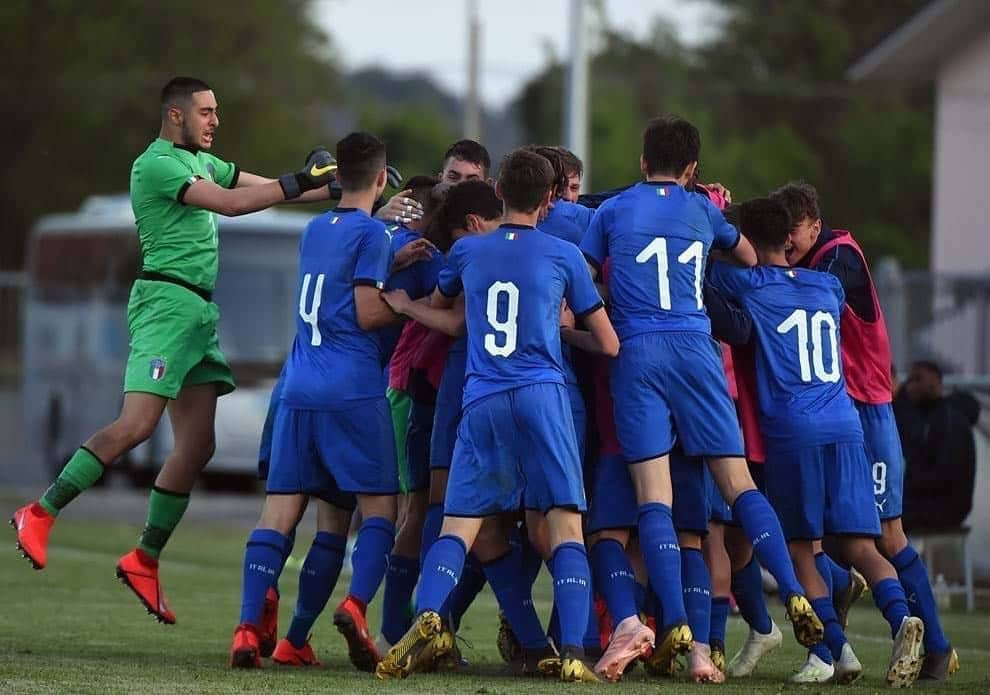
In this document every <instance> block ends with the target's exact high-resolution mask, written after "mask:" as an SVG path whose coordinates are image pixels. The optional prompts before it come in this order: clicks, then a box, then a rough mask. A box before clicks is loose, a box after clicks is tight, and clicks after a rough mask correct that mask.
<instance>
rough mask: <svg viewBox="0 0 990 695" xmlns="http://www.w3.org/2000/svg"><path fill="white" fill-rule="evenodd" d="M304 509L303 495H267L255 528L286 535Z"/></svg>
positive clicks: (294, 525)
mask: <svg viewBox="0 0 990 695" xmlns="http://www.w3.org/2000/svg"><path fill="white" fill-rule="evenodd" d="M305 509H306V496H305V495H268V496H267V497H266V498H265V505H264V507H262V509H261V518H260V519H258V526H257V528H268V529H274V530H276V531H278V532H279V533H281V534H283V535H288V534H289V533H291V532H292V529H294V528H295V527H296V524H298V523H299V519H301V518H302V514H303V512H304V511H305Z"/></svg>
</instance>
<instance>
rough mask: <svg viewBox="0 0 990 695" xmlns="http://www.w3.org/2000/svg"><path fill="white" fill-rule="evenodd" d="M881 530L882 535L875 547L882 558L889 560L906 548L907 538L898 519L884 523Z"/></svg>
mask: <svg viewBox="0 0 990 695" xmlns="http://www.w3.org/2000/svg"><path fill="white" fill-rule="evenodd" d="M895 522H896V523H895ZM881 528H882V531H883V534H882V535H881V536H880V537H879V538H878V539H877V541H876V545H877V548H879V549H880V552H881V553H882V554H883V556H884V557H886V558H888V559H890V558H892V557H894V556H895V555H897V553H899V552H901V551H902V550H904V548H905V547H907V544H908V538H907V535H905V533H904V527H903V526H901V524H900V519H891V520H888V521H884V522H882V524H881Z"/></svg>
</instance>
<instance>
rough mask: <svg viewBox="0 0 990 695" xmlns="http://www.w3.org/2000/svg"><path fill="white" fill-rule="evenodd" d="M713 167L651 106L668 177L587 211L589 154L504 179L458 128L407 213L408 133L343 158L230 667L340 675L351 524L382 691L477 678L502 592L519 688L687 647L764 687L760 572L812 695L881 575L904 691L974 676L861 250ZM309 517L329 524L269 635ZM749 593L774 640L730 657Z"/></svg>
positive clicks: (658, 660) (309, 290)
mask: <svg viewBox="0 0 990 695" xmlns="http://www.w3.org/2000/svg"><path fill="white" fill-rule="evenodd" d="M699 158H700V137H699V134H698V131H697V129H696V128H695V127H694V126H692V125H691V124H690V123H688V122H686V121H685V120H683V119H681V118H678V117H673V116H669V117H661V118H657V119H654V120H652V121H650V123H649V124H648V125H647V127H646V129H645V132H644V135H643V150H642V154H641V157H640V167H641V170H642V173H643V176H644V180H643V181H642V182H640V183H637V184H635V185H632V186H629V187H626V188H623V189H618V190H614V191H609V192H606V193H603V194H597V195H592V196H582V197H581V198H578V196H577V189H578V188H579V179H580V176H581V164H580V162H579V161H578V160H577V159H576V158H575V157H574V155H573V154H571V153H570V152H568V151H567V150H564V149H562V148H555V147H546V146H529V147H524V148H520V149H517V150H515V151H513V152H511V153H510V154H509V155H507V156H506V157H505V159H504V160H503V162H502V163H501V166H500V168H499V171H498V178H497V181H496V182H495V184H494V186H492V185H491V183H490V179H489V178H488V174H489V168H490V161H489V158H488V154H487V152H486V151H485V150H484V148H483V147H482V146H481V145H479V144H477V143H474V142H472V141H461V142H458V143H455V144H454V145H453V146H452V147H451V149H450V150H449V151H448V152H447V154H446V156H445V158H444V162H443V170H442V171H441V173H440V176H439V177H438V178H433V177H427V176H416V177H413V178H412V179H410V181H409V182H408V185H407V190H406V191H404V192H403V193H402V194H400V195H401V196H404V197H403V198H401V199H400V201H399V202H400V206H399V211H400V214H398V215H396V220H395V221H396V222H397V224H395V225H392V226H386V224H385V223H383V222H381V221H379V220H376V219H374V218H373V217H372V212H373V210H374V207H375V204H376V201H377V200H378V199H379V197H380V195H381V193H382V191H383V189H384V187H385V183H386V151H385V145H384V144H383V143H382V142H381V141H379V140H378V139H377V138H375V137H374V136H372V135H370V134H367V133H353V134H351V135H349V136H347V137H346V138H344V139H343V140H341V141H340V142H339V143H338V144H337V148H336V160H337V170H336V174H335V176H336V180H337V182H338V183H339V185H340V188H341V190H342V197H341V200H340V203H339V205H338V206H337V207H336V208H335V209H333V210H330V211H328V212H326V213H324V214H322V215H320V216H318V217H316V218H314V219H313V220H312V221H311V222H310V224H309V225H308V226H307V228H306V230H305V232H304V235H303V240H302V244H301V248H300V265H299V285H298V288H299V295H298V296H299V304H298V316H297V319H296V323H297V334H296V338H295V341H294V344H293V346H292V351H291V354H290V356H289V358H288V360H287V362H286V365H285V368H284V370H283V373H282V376H281V378H280V380H279V383H278V385H277V386H276V388H275V390H274V392H273V396H272V401H271V408H270V413H269V421H268V423H267V426H266V433H265V437H264V441H263V444H262V453H261V458H262V462H263V468H264V469H265V471H264V473H265V474H266V476H267V491H268V496H267V498H266V502H265V507H264V511H263V512H262V516H261V520H260V521H259V523H258V526H257V528H256V529H255V530H254V531H253V532H252V533H251V536H250V538H249V540H248V544H247V550H246V553H245V560H244V591H243V604H242V614H241V618H240V621H239V622H240V624H239V626H238V628H237V630H236V631H235V635H234V641H233V645H232V647H231V664H232V665H233V666H235V667H259V666H260V665H261V658H262V657H263V656H269V655H271V656H272V658H273V660H274V661H275V662H277V663H282V664H293V665H310V664H315V663H318V662H317V659H316V656H315V653H314V652H313V650H312V647H311V646H310V644H309V634H310V629H311V628H312V626H313V624H314V621H315V620H316V618H317V616H318V615H319V614H320V613H321V612H322V610H323V609H324V607H325V605H326V603H327V601H328V599H329V597H330V594H331V593H332V591H333V589H334V586H335V584H336V581H337V578H338V575H339V573H340V570H341V566H342V564H343V560H344V555H345V547H346V538H347V535H348V530H349V528H350V527H351V524H352V516H353V517H354V518H353V521H354V523H356V524H359V526H358V530H357V538H356V543H355V546H354V550H353V553H352V556H351V557H352V563H353V570H352V575H351V580H350V586H349V588H348V593H347V596H346V598H345V599H344V600H343V602H342V603H341V604H340V605H339V606H338V607H337V608H336V610H335V611H334V614H333V621H334V624H335V625H336V626H337V628H338V630H339V631H340V632H341V633H342V635H343V636H344V637H345V638H346V640H347V644H348V651H349V655H350V659H351V661H352V663H353V664H354V665H355V666H356V667H358V668H359V669H362V670H367V671H373V672H375V673H376V675H377V676H378V677H379V678H404V677H407V676H409V675H411V674H412V673H415V672H420V671H429V670H433V669H436V668H446V667H456V666H457V665H458V664H459V663H461V662H462V661H463V659H462V657H461V655H460V652H459V649H458V646H457V642H456V632H457V629H458V626H459V624H460V620H461V617H462V616H463V615H464V613H465V611H466V610H467V609H468V606H469V605H470V604H471V601H472V600H473V599H474V597H475V596H476V595H477V593H478V592H479V591H480V590H481V588H482V587H483V586H484V584H486V583H487V584H488V585H489V586H490V587H491V590H492V591H493V593H494V594H495V597H496V599H497V600H498V604H499V607H500V614H499V617H500V623H501V624H500V626H499V632H498V638H497V639H498V646H499V650H500V653H501V654H502V656H503V658H504V659H505V660H506V661H507V662H509V663H510V664H511V668H512V669H513V670H514V671H515V672H517V673H518V674H520V675H543V676H550V677H556V678H560V679H562V680H565V681H584V682H587V681H597V680H599V679H604V680H608V681H617V680H619V679H621V677H622V675H623V673H624V672H625V671H626V670H627V669H628V668H629V667H630V665H631V664H632V663H634V662H635V661H636V660H641V661H643V662H644V665H645V668H646V669H647V671H648V672H650V673H651V674H654V675H660V676H670V675H674V674H675V673H676V672H677V671H678V670H680V669H681V668H684V667H685V665H684V664H682V662H681V660H680V659H679V658H678V657H684V659H686V670H687V673H688V675H689V676H690V678H691V679H693V680H694V681H698V682H715V683H717V682H722V681H723V680H724V679H725V677H726V675H729V676H732V677H740V676H745V675H748V674H750V673H752V671H753V670H754V668H755V667H756V664H757V661H758V660H759V659H760V658H761V657H762V656H764V655H765V654H766V653H768V652H769V651H771V650H773V649H774V648H775V647H777V646H779V645H780V643H781V641H782V635H781V632H780V630H779V629H778V627H777V626H776V625H775V624H774V623H773V621H772V620H771V618H770V616H769V613H768V611H767V607H766V605H765V599H764V594H763V589H762V577H761V569H760V568H761V567H762V568H765V569H766V570H767V571H768V572H769V573H770V574H771V575H772V576H773V578H774V579H775V580H776V583H777V586H778V587H779V593H780V598H781V600H782V601H783V604H784V606H785V608H786V613H787V618H788V620H789V621H790V622H791V625H792V628H793V630H794V635H795V637H796V639H797V640H798V642H799V643H800V644H802V645H803V646H805V647H807V648H808V656H807V660H806V662H805V663H804V665H803V666H802V667H801V668H800V670H799V671H798V672H797V674H796V675H795V676H794V680H796V681H798V682H816V683H817V682H826V681H835V682H840V683H850V682H852V681H854V680H856V679H857V678H858V677H859V676H860V674H861V672H862V666H861V665H860V663H859V661H858V660H857V658H856V655H855V653H854V652H853V649H852V647H851V646H850V644H849V642H848V641H847V639H846V636H845V631H844V630H845V627H846V619H847V614H848V610H849V607H850V605H851V604H852V603H853V602H854V601H855V600H856V599H857V598H859V597H860V596H861V595H862V594H863V593H864V591H865V590H866V588H867V587H869V589H870V590H871V592H872V595H873V598H874V601H875V602H876V605H877V607H878V608H879V610H880V611H881V612H882V614H883V616H884V618H885V619H886V620H887V622H888V623H889V625H890V631H891V637H892V640H893V643H892V650H891V658H890V663H889V667H888V670H887V672H886V675H885V678H886V681H887V683H888V684H889V685H891V686H895V687H904V686H908V685H911V684H912V683H913V682H914V681H915V680H916V679H918V678H919V677H921V678H923V679H925V680H929V681H934V682H939V681H944V680H945V679H946V678H947V677H948V675H949V674H950V673H951V672H953V671H954V670H955V669H956V668H958V659H957V657H956V654H955V652H954V650H953V649H952V648H951V646H950V644H949V643H948V641H947V639H946V637H945V635H944V634H943V633H942V630H941V627H940V624H939V618H938V615H937V610H936V606H935V601H934V598H933V595H932V590H931V587H930V585H929V582H928V578H927V571H926V569H925V567H924V566H923V564H922V562H921V560H920V559H919V557H918V555H917V553H916V552H915V551H914V549H913V548H912V547H911V546H910V544H909V543H908V540H907V538H906V537H905V535H904V532H903V530H902V528H901V525H900V521H899V518H900V514H901V509H900V492H901V487H902V484H903V457H902V454H901V451H900V445H899V441H898V439H897V430H896V427H895V424H894V420H893V416H892V411H891V383H890V348H889V342H888V338H887V334H886V329H885V327H884V321H883V315H882V313H881V310H880V306H879V303H878V300H877V295H876V292H875V289H874V287H873V283H872V280H871V278H870V274H869V270H868V266H867V263H866V260H865V257H864V255H863V252H862V251H861V250H860V248H859V247H858V246H857V244H856V242H855V241H854V239H853V237H852V236H851V235H850V234H849V233H848V232H846V231H841V230H833V229H830V228H828V227H827V226H826V225H825V224H824V223H823V221H822V219H821V214H820V212H819V208H818V200H817V194H816V192H815V190H814V189H813V188H812V187H811V186H809V185H807V184H804V183H790V184H787V185H785V186H783V187H782V188H780V189H779V190H777V191H775V192H773V193H772V194H770V195H769V196H768V197H764V198H757V199H754V200H750V201H747V202H744V203H742V204H740V205H729V206H728V207H726V205H727V204H728V203H729V201H730V199H731V197H730V193H729V191H727V190H726V189H725V188H724V187H722V186H721V185H718V184H714V185H711V186H705V185H703V184H701V183H699V182H698V180H697V167H698V161H699ZM403 203H404V205H405V207H404V208H402V207H401V205H402V204H403ZM393 207H394V206H393ZM730 220H731V222H730ZM596 283H598V284H596ZM840 335H841V339H840ZM588 413H590V414H591V416H590V417H588ZM309 500H313V501H314V503H315V504H316V505H317V507H318V514H317V519H318V531H317V534H316V537H315V539H314V540H313V543H312V545H311V547H310V550H309V552H308V554H307V556H306V560H305V562H304V564H303V568H302V572H301V575H300V584H299V598H298V603H297V606H296V609H295V613H294V616H293V621H292V625H291V627H290V628H289V631H288V633H287V635H286V637H285V638H283V639H282V640H280V641H276V640H277V634H276V632H277V626H276V622H277V612H278V591H277V581H278V577H279V575H280V573H281V571H282V568H283V566H284V563H285V560H286V558H287V557H288V555H289V552H290V551H291V548H292V546H293V543H294V529H295V526H296V524H297V523H298V521H299V519H300V518H301V516H302V513H303V511H304V510H305V507H306V504H307V502H308V501H309ZM355 509H356V510H357V512H358V515H354V514H353V512H354V511H355ZM397 519H398V530H397ZM825 537H829V538H831V539H834V543H833V544H832V545H830V551H831V552H833V554H834V555H835V556H836V559H837V560H838V562H836V560H833V559H832V558H831V557H830V556H829V555H827V554H826V553H825V552H824V551H823V549H822V539H823V538H825ZM543 566H545V567H546V568H547V570H548V571H549V574H550V576H551V578H552V585H553V602H554V606H553V611H552V615H551V619H550V623H549V625H547V626H544V625H543V624H541V621H540V618H539V617H538V615H537V613H536V611H535V608H534V605H533V599H532V588H533V584H534V582H535V580H536V578H537V576H538V574H539V572H540V569H541V567H543ZM383 582H384V584H385V587H384V591H383V603H382V614H383V615H382V626H381V634H380V636H379V637H378V639H377V640H376V639H375V638H374V637H373V636H372V634H371V631H370V630H369V627H368V624H367V619H366V609H367V605H368V603H369V602H370V601H371V600H372V599H373V597H374V596H375V594H376V592H377V591H378V589H379V587H380V585H381V584H382V583H383ZM417 587H418V588H417ZM730 592H731V593H732V594H733V595H734V597H735V599H736V601H737V602H738V605H739V608H740V611H741V613H742V616H743V617H744V618H745V619H746V621H747V622H748V624H749V626H750V632H749V636H748V638H747V640H746V642H745V644H743V645H742V648H741V649H740V650H739V653H738V654H737V655H736V656H735V657H734V658H733V659H732V660H731V661H730V662H729V663H728V664H727V663H726V657H725V627H726V620H727V616H728V612H729V603H730V598H729V595H730ZM414 593H415V598H413V594H414ZM592 664H593V665H592Z"/></svg>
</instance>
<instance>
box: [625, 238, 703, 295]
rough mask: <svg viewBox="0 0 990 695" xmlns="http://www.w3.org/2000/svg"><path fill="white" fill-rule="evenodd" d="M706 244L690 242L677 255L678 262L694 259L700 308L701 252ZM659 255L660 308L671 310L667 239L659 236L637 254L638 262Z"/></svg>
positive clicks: (695, 283) (695, 287)
mask: <svg viewBox="0 0 990 695" xmlns="http://www.w3.org/2000/svg"><path fill="white" fill-rule="evenodd" d="M704 250H705V246H704V244H702V243H701V242H700V241H694V242H691V243H690V244H688V247H687V248H686V249H684V252H683V253H681V255H680V256H678V257H677V262H678V263H681V264H683V265H687V264H689V263H690V262H691V261H694V297H695V301H697V303H698V309H701V308H702V307H703V306H704V301H703V300H702V297H701V254H702V253H703V252H704ZM653 256H656V257H657V283H658V286H659V290H660V308H661V309H664V310H665V311H670V309H671V307H672V306H673V305H672V304H671V301H670V261H668V259H667V240H666V239H665V238H664V237H657V238H656V239H654V240H653V241H651V242H650V243H649V244H647V245H646V248H645V249H643V250H642V251H640V252H639V255H637V256H636V262H637V263H648V262H649V260H650V258H651V257H653Z"/></svg>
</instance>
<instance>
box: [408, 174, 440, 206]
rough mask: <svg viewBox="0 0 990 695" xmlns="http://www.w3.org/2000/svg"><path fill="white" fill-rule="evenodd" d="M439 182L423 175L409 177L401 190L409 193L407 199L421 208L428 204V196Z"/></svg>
mask: <svg viewBox="0 0 990 695" xmlns="http://www.w3.org/2000/svg"><path fill="white" fill-rule="evenodd" d="M438 183H440V181H439V180H438V179H437V178H436V177H435V176H425V175H423V174H417V175H416V176H411V177H409V180H408V181H406V183H405V185H404V186H403V188H405V189H407V190H408V191H409V197H410V198H412V199H413V200H415V201H416V202H418V203H419V204H420V205H422V206H423V207H426V206H427V205H429V204H430V196H431V194H432V193H433V187H434V186H436V185H437V184H438Z"/></svg>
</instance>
